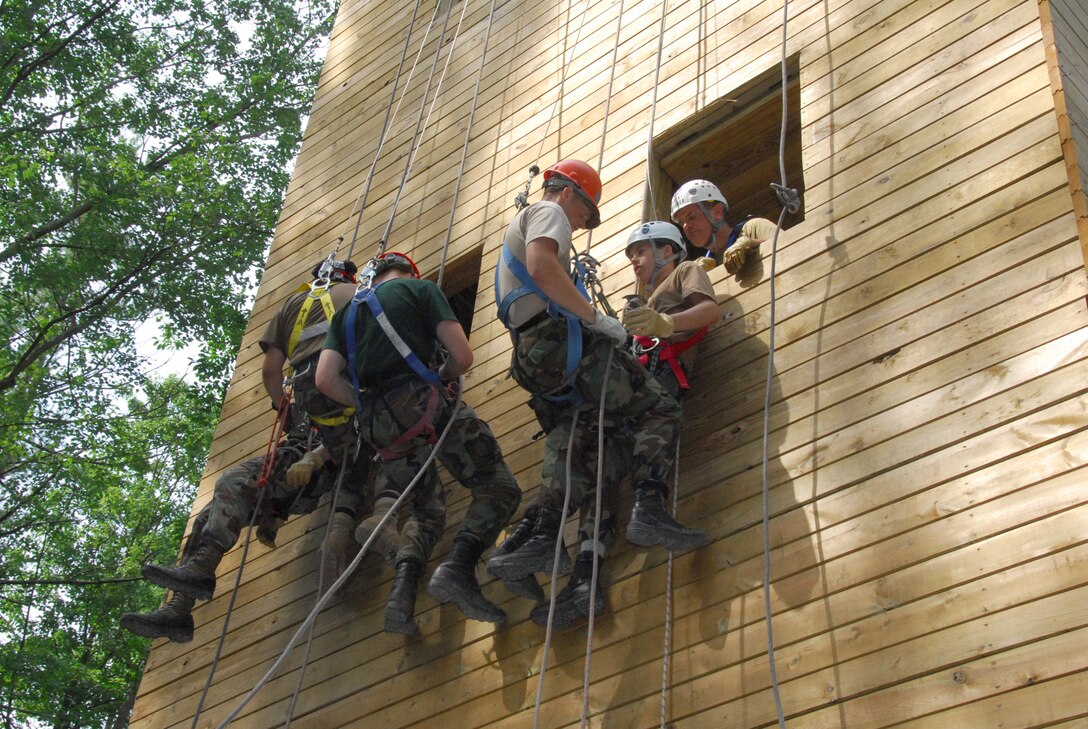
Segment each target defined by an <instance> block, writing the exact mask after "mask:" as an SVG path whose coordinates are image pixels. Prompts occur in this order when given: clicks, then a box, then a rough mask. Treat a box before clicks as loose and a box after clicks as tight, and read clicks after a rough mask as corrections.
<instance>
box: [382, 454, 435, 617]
mask: <svg viewBox="0 0 1088 729" xmlns="http://www.w3.org/2000/svg"><path fill="white" fill-rule="evenodd" d="M445 528H446V492H445V491H444V490H443V488H442V483H441V482H440V480H439V479H438V473H437V471H436V470H435V469H434V468H433V467H432V468H431V469H429V474H428V476H426V477H424V478H423V479H421V480H420V482H419V483H417V484H416V486H415V489H414V490H413V492H412V498H411V509H410V511H409V513H408V518H407V520H406V521H405V523H404V528H403V530H402V531H401V541H400V548H399V550H398V551H397V558H396V565H395V567H396V571H397V575H396V577H395V578H394V579H393V585H392V587H391V589H390V591H389V599H388V600H387V601H386V603H385V629H386V630H387V631H389V632H391V633H400V634H403V635H415V634H416V633H417V632H419V627H418V626H417V625H416V621H415V606H416V594H417V591H418V589H419V580H420V577H421V576H422V575H423V571H424V568H425V566H426V564H427V561H428V560H429V559H430V558H431V552H432V551H433V550H434V545H435V544H436V543H437V542H438V540H439V539H440V538H441V537H442V532H443V531H444V530H445Z"/></svg>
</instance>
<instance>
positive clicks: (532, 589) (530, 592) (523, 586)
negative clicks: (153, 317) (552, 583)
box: [502, 576, 544, 602]
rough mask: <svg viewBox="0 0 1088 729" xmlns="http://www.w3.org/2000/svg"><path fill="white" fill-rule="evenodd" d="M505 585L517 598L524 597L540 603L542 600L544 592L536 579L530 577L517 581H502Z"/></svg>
mask: <svg viewBox="0 0 1088 729" xmlns="http://www.w3.org/2000/svg"><path fill="white" fill-rule="evenodd" d="M502 583H503V584H504V585H506V589H507V590H509V591H510V592H512V593H514V594H515V595H517V596H518V597H525V598H528V599H530V600H532V601H533V602H540V601H541V600H543V599H544V590H543V589H542V588H541V587H540V585H539V584H537V581H536V579H534V578H533V577H531V576H528V577H522V578H521V579H519V580H503V582H502Z"/></svg>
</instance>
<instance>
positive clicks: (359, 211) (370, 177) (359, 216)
mask: <svg viewBox="0 0 1088 729" xmlns="http://www.w3.org/2000/svg"><path fill="white" fill-rule="evenodd" d="M420 2H422V0H416V4H415V7H414V8H413V9H412V19H411V20H409V21H408V32H407V33H406V34H405V37H404V49H403V50H402V51H401V54H400V63H399V64H398V66H397V74H396V76H394V77H393V87H392V89H391V90H390V92H389V103H388V104H386V107H385V120H384V121H383V122H382V131H381V134H380V135H379V136H378V146H377V148H376V149H375V150H374V161H373V162H371V163H370V171H369V172H368V173H367V175H366V179H365V180H364V181H363V188H362V190H360V192H359V195H358V196H356V198H355V203H354V204H353V205H352V208H351V214H350V215H348V218H347V221H346V223H345V224H347V223H350V222H351V219H352V218H355V227H354V229H353V230H352V233H351V245H349V246H348V254H347V256H346V257H345V258H346V259H347V260H351V254H352V253H353V252H354V251H355V241H356V240H357V239H358V237H359V225H360V224H361V223H362V222H363V211H364V210H365V209H366V201H367V198H368V197H369V196H370V186H371V184H373V181H374V171H375V169H377V167H378V159H379V158H380V157H381V154H382V147H384V146H385V140H386V136H387V135H388V133H389V128H390V126H391V125H392V123H393V119H396V117H397V112H398V111H400V101H398V102H397V105H396V110H394V109H393V99H395V98H396V97H397V86H398V85H399V84H400V77H401V73H402V72H403V71H404V61H405V59H406V58H407V57H408V48H409V45H410V43H411V40H412V28H413V26H415V22H416V15H417V14H418V12H419V5H420ZM434 11H435V12H434V15H432V16H431V22H430V23H429V24H428V25H427V32H426V33H425V34H424V37H423V42H422V43H421V44H420V46H419V53H417V54H416V60H415V63H413V64H412V70H411V71H409V73H408V80H407V81H406V82H405V84H404V88H405V90H407V88H408V85H409V84H410V83H411V82H412V75H413V74H414V73H415V71H416V64H418V63H419V56H420V54H422V53H423V47H424V46H425V45H426V44H427V36H428V35H430V32H431V26H432V25H434V19H435V18H436V17H438V6H437V5H435V9H434ZM400 100H401V101H404V94H403V93H402V94H401V97H400ZM343 242H344V236H343V234H341V235H340V237H339V238H338V239H337V242H336V249H335V250H336V252H337V253H339V252H340V244H341V243H343Z"/></svg>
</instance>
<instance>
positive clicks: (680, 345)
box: [634, 327, 710, 390]
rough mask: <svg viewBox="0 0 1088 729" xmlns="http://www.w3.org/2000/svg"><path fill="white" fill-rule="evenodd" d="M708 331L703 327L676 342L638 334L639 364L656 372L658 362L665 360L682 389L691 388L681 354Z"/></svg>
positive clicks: (637, 351)
mask: <svg viewBox="0 0 1088 729" xmlns="http://www.w3.org/2000/svg"><path fill="white" fill-rule="evenodd" d="M708 331H710V330H709V328H708V327H703V328H702V329H699V330H698V331H696V332H695V334H693V335H691V336H690V337H688V338H687V339H685V340H684V341H682V342H675V343H674V342H662V341H661V340H660V339H658V338H657V337H646V336H641V335H636V336H635V338H634V340H635V344H636V346H637V348H638V349H637V350H636V356H637V357H638V361H639V364H641V365H642V366H643V367H645V368H646V369H648V370H649V371H650V372H656V370H657V365H658V363H659V362H664V363H665V364H667V365H668V366H669V369H670V370H672V374H673V376H674V377H676V381H677V383H679V385H680V389H681V390H690V389H691V385H690V384H688V377H687V373H686V372H685V371H684V365H683V363H682V362H681V361H680V355H681V354H683V353H684V352H686V351H687V350H689V349H691V348H692V347H694V346H695V345H696V344H698V343H699V342H701V341H703V337H705V336H706V335H707V332H708Z"/></svg>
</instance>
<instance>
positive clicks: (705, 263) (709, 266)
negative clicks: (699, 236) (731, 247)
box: [695, 256, 718, 273]
mask: <svg viewBox="0 0 1088 729" xmlns="http://www.w3.org/2000/svg"><path fill="white" fill-rule="evenodd" d="M695 262H696V263H698V264H699V268H701V269H703V270H704V271H706V272H707V273H710V272H711V271H713V270H714V269H715V268H717V267H718V262H717V261H715V260H714V259H713V258H712V257H711V256H703V257H702V258H697V259H695Z"/></svg>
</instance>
